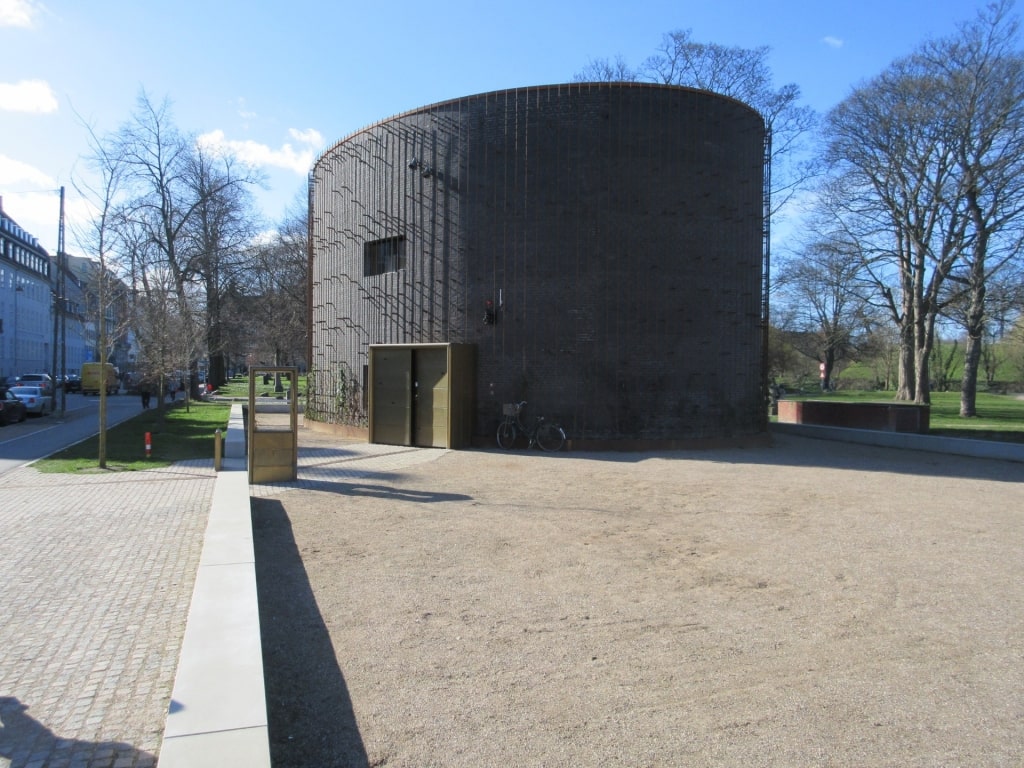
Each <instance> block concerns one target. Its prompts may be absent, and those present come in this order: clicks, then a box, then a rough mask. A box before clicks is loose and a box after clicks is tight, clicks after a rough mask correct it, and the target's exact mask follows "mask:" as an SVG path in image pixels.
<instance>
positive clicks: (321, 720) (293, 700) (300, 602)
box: [251, 498, 369, 768]
mask: <svg viewBox="0 0 1024 768" xmlns="http://www.w3.org/2000/svg"><path fill="white" fill-rule="evenodd" d="M251 503H252V527H253V544H254V548H255V552H256V585H257V591H258V593H259V604H260V630H261V634H262V641H263V674H264V681H265V685H266V690H267V717H268V720H269V730H270V756H271V761H272V763H273V765H274V768H307V767H308V766H313V765H315V766H324V767H325V768H327V767H328V766H337V767H338V768H341V767H342V766H344V767H345V768H368V765H369V763H368V759H367V756H366V749H365V747H364V746H363V740H362V736H361V735H360V733H359V727H358V724H357V723H356V718H355V712H354V711H353V709H352V700H351V699H350V698H349V694H348V687H347V686H346V684H345V678H344V676H343V675H342V672H341V668H340V667H339V666H338V662H337V659H336V657H335V654H334V647H333V646H332V645H331V638H330V635H329V634H328V632H327V627H326V625H325V624H324V620H323V617H322V616H321V615H320V610H319V608H318V607H317V604H316V598H315V597H314V595H313V590H312V587H311V586H310V584H309V578H308V577H307V575H306V570H305V567H304V566H303V564H302V558H301V556H300V555H299V550H298V547H297V545H296V543H295V538H294V536H293V535H292V526H291V521H290V520H289V519H288V514H287V512H286V511H285V509H284V507H283V506H282V505H281V503H280V502H279V501H275V500H273V499H256V498H254V499H252V502H251Z"/></svg>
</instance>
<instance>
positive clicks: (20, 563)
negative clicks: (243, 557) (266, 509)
mask: <svg viewBox="0 0 1024 768" xmlns="http://www.w3.org/2000/svg"><path fill="white" fill-rule="evenodd" d="M442 453H444V451H442V450H428V449H409V448H396V447H394V446H381V445H369V444H366V443H352V444H346V443H339V441H338V440H337V439H333V438H326V437H324V436H321V435H316V434H312V433H309V432H307V431H306V430H302V432H301V450H300V455H299V479H298V481H297V482H295V483H286V484H283V485H284V486H286V487H289V488H309V487H322V486H323V484H325V483H330V482H334V481H337V480H339V479H345V478H352V477H358V476H361V475H365V474H366V473H368V472H371V471H380V470H386V469H394V468H398V467H401V466H405V465H408V464H410V463H419V462H422V461H430V460H433V459H434V458H436V457H437V456H439V455H441V454H442ZM216 482H217V473H215V472H214V470H213V462H212V461H208V460H205V461H196V462H183V463H179V464H176V465H174V466H172V467H168V468H166V469H154V470H149V471H146V472H130V473H124V472H119V473H107V474H101V473H97V474H95V475H85V476H83V475H61V474H52V475H50V474H41V473H39V472H38V471H37V470H35V469H34V468H33V467H31V466H25V467H21V468H19V469H16V470H14V471H12V472H10V473H8V474H7V475H5V476H4V495H3V503H2V504H0V530H2V531H3V533H4V535H3V536H2V537H0V617H2V619H3V620H2V621H0V724H2V725H0V768H44V767H45V768H64V767H67V768H72V767H74V768H154V766H156V764H157V755H158V753H159V752H160V750H161V741H162V739H163V738H164V737H165V731H164V729H165V725H166V723H167V722H168V705H169V703H170V701H171V693H172V689H173V687H174V683H175V675H176V672H177V670H178V666H179V660H180V655H181V649H182V641H183V638H184V635H185V628H186V620H187V618H188V616H189V610H190V605H191V602H192V599H193V589H194V587H195V584H196V579H197V574H198V573H199V572H200V570H201V568H200V560H201V556H202V553H203V545H204V537H206V536H208V532H207V524H208V522H209V520H210V511H211V505H212V503H213V500H214V492H215V486H216ZM281 490H282V486H281V485H257V486H252V487H251V488H250V492H251V494H252V495H254V496H259V495H267V494H271V493H280V492H281Z"/></svg>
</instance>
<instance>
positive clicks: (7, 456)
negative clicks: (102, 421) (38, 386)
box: [0, 392, 140, 475]
mask: <svg viewBox="0 0 1024 768" xmlns="http://www.w3.org/2000/svg"><path fill="white" fill-rule="evenodd" d="M60 398H61V393H59V392H58V393H57V409H58V412H57V413H54V414H48V415H46V416H40V417H34V416H30V417H28V418H27V419H25V421H23V422H21V423H20V424H8V425H7V426H5V427H0V475H3V474H5V473H7V472H10V471H11V470H12V469H15V468H17V467H20V466H22V465H23V464H27V463H28V462H31V461H35V460H36V459H41V458H43V457H45V456H49V455H50V454H51V453H54V452H56V451H59V450H61V449H62V448H65V447H67V446H69V445H74V444H75V443H77V442H80V441H82V440H85V439H86V438H88V437H91V436H92V435H94V434H96V432H97V430H98V429H99V416H98V414H99V407H100V398H99V396H93V395H90V396H86V395H80V394H69V395H67V399H66V400H65V410H64V416H63V417H61V416H60V415H59V410H60ZM139 410H140V405H139V398H137V397H135V396H134V395H125V394H120V395H114V396H112V397H108V398H107V426H108V427H112V426H114V425H115V424H119V423H121V422H122V421H124V420H125V419H128V418H131V417H132V416H134V415H135V414H137V413H138V412H139Z"/></svg>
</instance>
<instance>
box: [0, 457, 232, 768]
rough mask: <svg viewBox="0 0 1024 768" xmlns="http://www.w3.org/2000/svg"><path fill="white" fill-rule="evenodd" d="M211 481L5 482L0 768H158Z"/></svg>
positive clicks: (188, 476) (153, 473)
mask: <svg viewBox="0 0 1024 768" xmlns="http://www.w3.org/2000/svg"><path fill="white" fill-rule="evenodd" d="M214 479H215V474H214V471H213V466H212V462H210V461H200V462H187V463H182V464H177V465H175V466H173V467H170V468H167V469H157V470H150V471H147V472H138V473H108V474H96V475H93V476H80V475H59V474H57V475H44V474H40V473H39V472H37V471H36V470H35V469H34V468H32V467H31V466H26V467H21V468H19V469H16V470H14V471H12V472H10V473H9V474H7V475H5V477H4V493H3V503H2V505H0V530H2V531H3V536H2V537H0V587H2V588H0V616H2V617H3V620H2V621H0V721H2V723H3V726H2V727H0V766H3V767H4V768H7V766H11V767H12V768H13V767H14V766H17V767H18V768H30V767H31V768H41V767H42V766H47V768H60V767H61V766H77V767H79V768H84V767H85V766H88V767H89V768H100V767H102V768H107V767H108V766H109V767H114V766H116V767H117V768H129V767H130V768H146V767H148V766H154V765H156V757H155V755H156V754H157V752H158V750H159V748H160V741H161V737H162V733H163V728H164V722H165V720H166V717H167V704H168V700H169V698H170V694H171V686H172V684H173V682H174V675H175V669H176V666H177V663H178V654H179V650H180V645H181V639H182V634H183V632H184V627H185V619H186V616H187V615H188V609H189V603H190V600H191V597H192V588H193V584H194V582H195V577H196V568H197V566H198V562H199V556H200V552H201V551H202V546H203V535H204V531H205V529H206V522H207V519H208V514H209V509H210V501H211V498H212V494H213V489H214Z"/></svg>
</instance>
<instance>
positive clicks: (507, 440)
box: [498, 421, 516, 451]
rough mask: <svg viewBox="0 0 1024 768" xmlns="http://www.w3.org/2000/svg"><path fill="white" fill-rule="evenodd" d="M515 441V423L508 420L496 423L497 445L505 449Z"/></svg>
mask: <svg viewBox="0 0 1024 768" xmlns="http://www.w3.org/2000/svg"><path fill="white" fill-rule="evenodd" d="M515 442H516V428H515V425H514V424H512V423H511V422H508V421H503V422H501V424H499V425H498V447H499V448H504V449H505V450H506V451H507V450H508V449H509V448H511V447H512V446H513V445H514V444H515Z"/></svg>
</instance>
